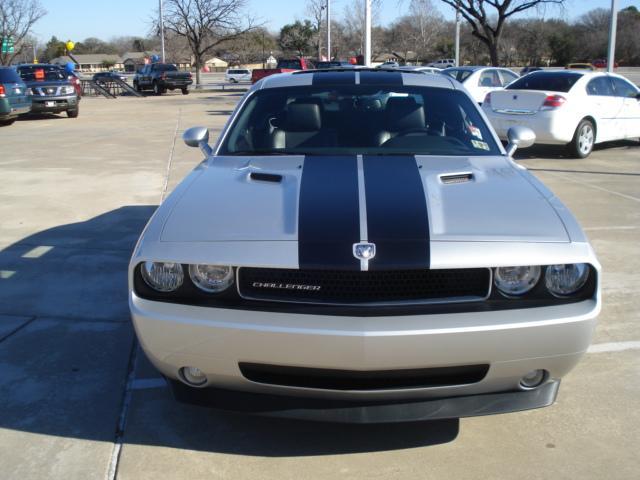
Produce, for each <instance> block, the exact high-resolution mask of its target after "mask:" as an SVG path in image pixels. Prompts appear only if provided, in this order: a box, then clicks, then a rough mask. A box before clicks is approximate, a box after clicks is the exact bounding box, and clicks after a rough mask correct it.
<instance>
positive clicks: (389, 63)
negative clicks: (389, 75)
mask: <svg viewBox="0 0 640 480" xmlns="http://www.w3.org/2000/svg"><path fill="white" fill-rule="evenodd" d="M399 66H400V64H399V63H398V62H396V61H393V60H388V61H386V62H384V63H381V64H380V65H378V66H377V67H376V68H398V67H399Z"/></svg>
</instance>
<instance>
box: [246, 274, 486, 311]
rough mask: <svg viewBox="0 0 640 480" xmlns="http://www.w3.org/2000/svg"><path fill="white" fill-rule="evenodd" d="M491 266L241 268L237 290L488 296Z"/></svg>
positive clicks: (317, 298) (308, 296)
mask: <svg viewBox="0 0 640 480" xmlns="http://www.w3.org/2000/svg"><path fill="white" fill-rule="evenodd" d="M490 289H491V271H490V270H489V269H488V268H465V269H449V270H393V271H367V272H362V271H339V270H291V269H277V268H247V267H243V268H240V269H238V292H239V293H240V296H242V297H243V298H246V299H250V300H264V301H276V302H292V303H314V304H326V305H371V306H376V305H385V304H395V303H401V304H408V305H410V304H422V303H442V302H465V301H466V302H468V301H478V300H484V299H486V298H487V297H488V296H489V293H490Z"/></svg>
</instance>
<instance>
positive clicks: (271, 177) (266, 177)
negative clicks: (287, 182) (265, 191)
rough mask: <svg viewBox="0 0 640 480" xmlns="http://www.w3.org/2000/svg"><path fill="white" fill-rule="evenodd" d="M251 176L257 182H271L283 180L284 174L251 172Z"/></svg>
mask: <svg viewBox="0 0 640 480" xmlns="http://www.w3.org/2000/svg"><path fill="white" fill-rule="evenodd" d="M249 178H250V179H251V180H254V181H257V182H270V183H280V182H282V175H278V174H277V173H262V172H251V173H250V174H249Z"/></svg>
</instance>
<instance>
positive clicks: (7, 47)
mask: <svg viewBox="0 0 640 480" xmlns="http://www.w3.org/2000/svg"><path fill="white" fill-rule="evenodd" d="M14 52H15V47H14V45H13V37H2V50H1V53H14Z"/></svg>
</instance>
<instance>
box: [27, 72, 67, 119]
mask: <svg viewBox="0 0 640 480" xmlns="http://www.w3.org/2000/svg"><path fill="white" fill-rule="evenodd" d="M17 70H18V73H19V74H20V76H21V77H22V80H23V81H24V83H26V84H27V87H28V88H30V89H31V93H32V94H33V96H32V107H31V112H32V113H43V112H46V113H61V112H67V116H69V117H71V118H76V117H77V116H78V113H79V112H80V105H79V102H80V99H79V97H78V94H77V92H76V89H75V87H74V86H73V84H72V83H71V82H70V81H69V78H68V76H67V74H66V73H65V71H64V70H63V69H62V68H60V67H59V66H57V65H44V64H42V65H41V64H33V65H19V66H18V68H17Z"/></svg>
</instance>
